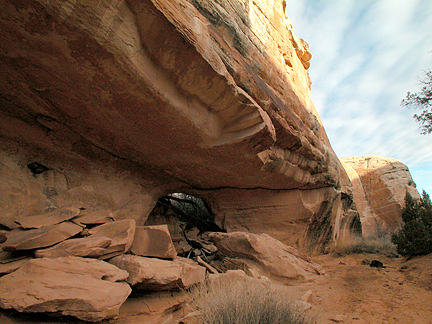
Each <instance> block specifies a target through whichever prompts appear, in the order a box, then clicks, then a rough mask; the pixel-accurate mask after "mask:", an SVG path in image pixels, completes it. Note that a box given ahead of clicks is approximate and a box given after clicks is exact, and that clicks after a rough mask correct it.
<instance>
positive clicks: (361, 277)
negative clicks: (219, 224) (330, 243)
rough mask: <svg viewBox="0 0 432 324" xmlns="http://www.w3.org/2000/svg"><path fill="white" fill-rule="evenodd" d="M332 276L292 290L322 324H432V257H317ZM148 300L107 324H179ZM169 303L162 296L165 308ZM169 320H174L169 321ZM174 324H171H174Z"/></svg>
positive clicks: (30, 319) (8, 315)
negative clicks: (306, 297) (155, 312)
mask: <svg viewBox="0 0 432 324" xmlns="http://www.w3.org/2000/svg"><path fill="white" fill-rule="evenodd" d="M371 260H379V261H381V262H382V263H383V264H384V266H385V268H381V269H379V268H373V267H370V266H369V265H367V264H365V263H367V262H369V261H371ZM313 261H315V262H317V263H319V264H321V265H322V266H323V267H324V269H325V271H326V273H325V275H322V276H320V277H319V278H318V279H317V280H316V281H315V282H310V283H302V284H296V285H295V286H290V287H288V290H289V291H290V292H291V293H292V294H293V295H295V296H297V297H300V296H302V295H303V294H304V293H305V292H307V291H308V290H311V291H312V297H311V299H310V304H312V309H311V310H309V311H308V313H310V314H312V315H314V316H315V317H316V319H317V323H318V324H334V323H346V324H351V323H353V324H366V323H367V324H381V323H391V324H398V323H401V324H402V323H404V324H412V323H413V324H432V254H431V255H428V256H423V257H416V258H413V259H411V260H408V261H407V260H406V259H405V258H390V257H385V256H382V255H370V254H352V255H348V256H335V255H322V256H318V257H315V258H314V260H313ZM172 297H175V298H174V299H176V300H177V302H175V301H174V302H173V299H171V301H169V302H168V303H171V302H172V304H171V305H170V306H172V307H171V310H174V309H176V308H177V307H176V305H179V302H180V299H181V298H179V295H178V294H177V293H175V294H174V295H172ZM142 298H143V297H140V296H135V297H133V298H131V299H130V301H128V302H127V305H126V304H125V305H126V307H123V308H122V309H123V311H122V310H121V314H120V318H119V319H117V320H111V321H106V322H105V323H109V324H126V323H127V324H129V323H155V324H156V323H176V322H177V321H175V320H174V318H178V315H179V314H178V315H177V316H176V315H175V313H177V312H176V311H174V312H172V311H170V312H168V313H170V314H166V313H165V316H163V317H162V318H161V317H159V316H148V315H146V313H147V314H148V312H146V311H145V310H144V308H145V307H147V308H148V306H145V307H143V299H142ZM162 300H164V298H162V296H160V299H159V302H158V304H159V303H160V302H162ZM140 309H141V310H140ZM167 315H168V316H167ZM170 319H171V320H170ZM0 323H2V324H16V323H53V324H54V323H55V324H57V323H83V322H81V321H77V320H74V319H72V318H69V319H60V318H57V319H56V318H52V317H46V316H40V315H36V314H27V315H22V314H17V313H15V312H11V311H1V312H0Z"/></svg>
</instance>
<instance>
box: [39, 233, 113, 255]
mask: <svg viewBox="0 0 432 324" xmlns="http://www.w3.org/2000/svg"><path fill="white" fill-rule="evenodd" d="M111 242H112V239H110V238H108V237H104V236H89V237H84V238H76V239H70V240H66V241H63V242H61V243H59V244H57V245H54V246H53V247H50V248H47V249H41V250H36V251H35V256H36V257H37V258H58V257H66V256H80V257H91V258H97V257H100V256H103V255H105V254H106V253H107V250H106V248H107V247H109V246H110V244H111Z"/></svg>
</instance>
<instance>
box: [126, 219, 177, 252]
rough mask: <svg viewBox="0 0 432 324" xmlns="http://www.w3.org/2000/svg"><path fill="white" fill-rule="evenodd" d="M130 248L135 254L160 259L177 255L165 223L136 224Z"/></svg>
mask: <svg viewBox="0 0 432 324" xmlns="http://www.w3.org/2000/svg"><path fill="white" fill-rule="evenodd" d="M130 250H131V252H132V253H133V254H135V255H140V256H145V257H155V258H160V259H173V258H174V257H176V255H177V251H176V249H175V247H174V244H173V242H172V240H171V235H170V232H169V230H168V226H167V225H154V226H137V227H136V230H135V238H134V241H133V244H132V246H131V249H130Z"/></svg>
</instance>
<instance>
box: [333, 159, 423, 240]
mask: <svg viewBox="0 0 432 324" xmlns="http://www.w3.org/2000/svg"><path fill="white" fill-rule="evenodd" d="M341 161H342V164H343V166H344V167H345V170H346V171H347V173H348V175H349V177H350V180H351V183H352V185H353V189H354V201H355V203H356V206H357V209H358V212H359V214H360V219H361V222H362V227H363V235H365V236H370V235H379V234H383V232H394V231H395V230H396V229H397V228H398V227H399V225H400V224H401V222H402V217H401V215H402V209H403V208H404V207H405V196H406V194H407V193H409V194H410V195H411V196H412V197H413V198H414V199H416V200H418V199H420V196H419V193H418V191H417V189H416V186H415V183H414V181H413V179H412V177H411V174H410V172H409V169H408V167H407V166H406V165H405V164H403V163H402V162H400V161H398V160H395V159H392V158H385V157H381V156H377V155H366V156H358V157H347V158H342V159H341Z"/></svg>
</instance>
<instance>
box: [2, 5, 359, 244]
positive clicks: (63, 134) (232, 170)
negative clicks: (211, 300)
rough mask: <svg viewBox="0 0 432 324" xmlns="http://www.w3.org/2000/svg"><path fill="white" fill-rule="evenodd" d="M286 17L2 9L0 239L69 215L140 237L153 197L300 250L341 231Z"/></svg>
mask: <svg viewBox="0 0 432 324" xmlns="http://www.w3.org/2000/svg"><path fill="white" fill-rule="evenodd" d="M284 10H285V8H284V1H280V0H273V1H251V0H242V1H218V2H217V3H216V2H213V1H201V0H175V1H173V0H171V1H163V0H130V1H121V0H116V1H113V0H110V1H109V0H102V1H94V2H93V1H72V0H70V1H67V0H66V1H51V0H39V1H32V2H27V1H24V2H23V1H7V2H5V3H4V4H3V5H2V10H1V12H0V19H1V23H0V28H1V32H0V39H1V44H2V45H1V46H0V68H1V69H0V70H1V73H2V77H1V78H0V105H1V111H0V113H1V118H0V132H1V133H0V134H1V146H0V147H1V149H2V152H3V153H2V159H1V163H2V165H3V168H2V169H0V172H2V173H4V174H6V175H7V177H6V178H4V179H7V183H8V184H7V185H6V184H4V187H5V188H3V189H4V190H3V191H2V198H1V199H2V204H1V205H2V208H3V209H4V213H3V214H2V217H3V215H7V218H6V216H4V217H5V220H4V221H3V222H2V224H3V226H6V227H8V226H11V227H14V226H15V225H14V224H16V223H15V218H17V217H19V218H23V217H24V218H25V217H26V215H35V214H41V213H43V212H45V211H47V210H55V209H56V208H60V207H62V206H70V205H73V206H75V207H77V208H86V210H87V211H92V210H99V209H103V208H104V209H109V210H111V211H113V214H114V216H115V217H116V219H119V220H120V219H127V218H133V219H135V220H137V224H138V225H143V224H144V222H145V220H146V218H147V216H148V214H149V213H150V211H151V210H152V208H153V207H154V205H155V202H156V199H157V198H158V197H160V196H162V195H164V194H166V193H169V192H176V191H181V192H190V193H194V194H196V195H199V196H201V197H202V198H204V199H205V200H206V201H208V202H209V204H210V205H211V206H212V207H213V211H214V212H215V213H216V216H217V219H218V221H219V222H220V223H221V224H222V225H224V226H225V227H226V229H228V230H231V229H244V228H245V229H247V230H249V231H251V232H260V231H265V232H268V233H270V234H272V235H274V236H276V238H278V239H281V240H282V241H284V242H285V243H292V244H295V243H297V244H298V245H303V244H304V243H310V242H314V243H315V244H318V245H320V244H321V245H322V244H325V243H326V242H328V241H329V240H331V239H333V238H335V237H336V236H338V235H341V234H340V232H341V228H345V229H348V231H349V229H350V228H351V227H352V226H353V224H354V223H355V220H356V217H357V216H356V214H355V212H354V213H353V212H352V210H351V213H349V212H348V211H349V209H350V208H351V207H352V201H351V200H350V198H349V197H350V190H351V189H350V184H349V180H348V178H347V177H346V174H345V171H344V170H343V168H342V167H341V165H340V162H339V160H338V159H337V157H336V155H335V154H334V152H333V150H332V149H331V147H330V144H329V142H328V139H327V137H326V134H325V132H324V129H323V125H322V124H321V121H320V118H319V116H318V114H317V112H316V110H315V108H314V106H313V103H312V101H311V98H310V92H309V87H310V80H309V76H308V71H307V68H308V67H309V60H310V58H311V54H310V52H309V50H308V46H307V43H306V42H305V41H303V40H301V39H299V38H296V37H295V36H294V34H293V30H292V26H291V24H290V22H289V20H288V19H287V18H286V16H285V13H284ZM287 12H288V13H289V8H288V9H287ZM31 163H37V164H36V166H38V165H41V166H42V167H41V169H39V171H38V170H37V168H36V167H35V168H33V169H32V168H30V167H27V165H30V164H31ZM22 188H26V189H25V190H24V189H22ZM29 198H30V199H29ZM239 206H240V207H239ZM249 219H252V220H251V221H249ZM8 224H9V225H8ZM11 224H12V225H11ZM343 224H345V225H343Z"/></svg>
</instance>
